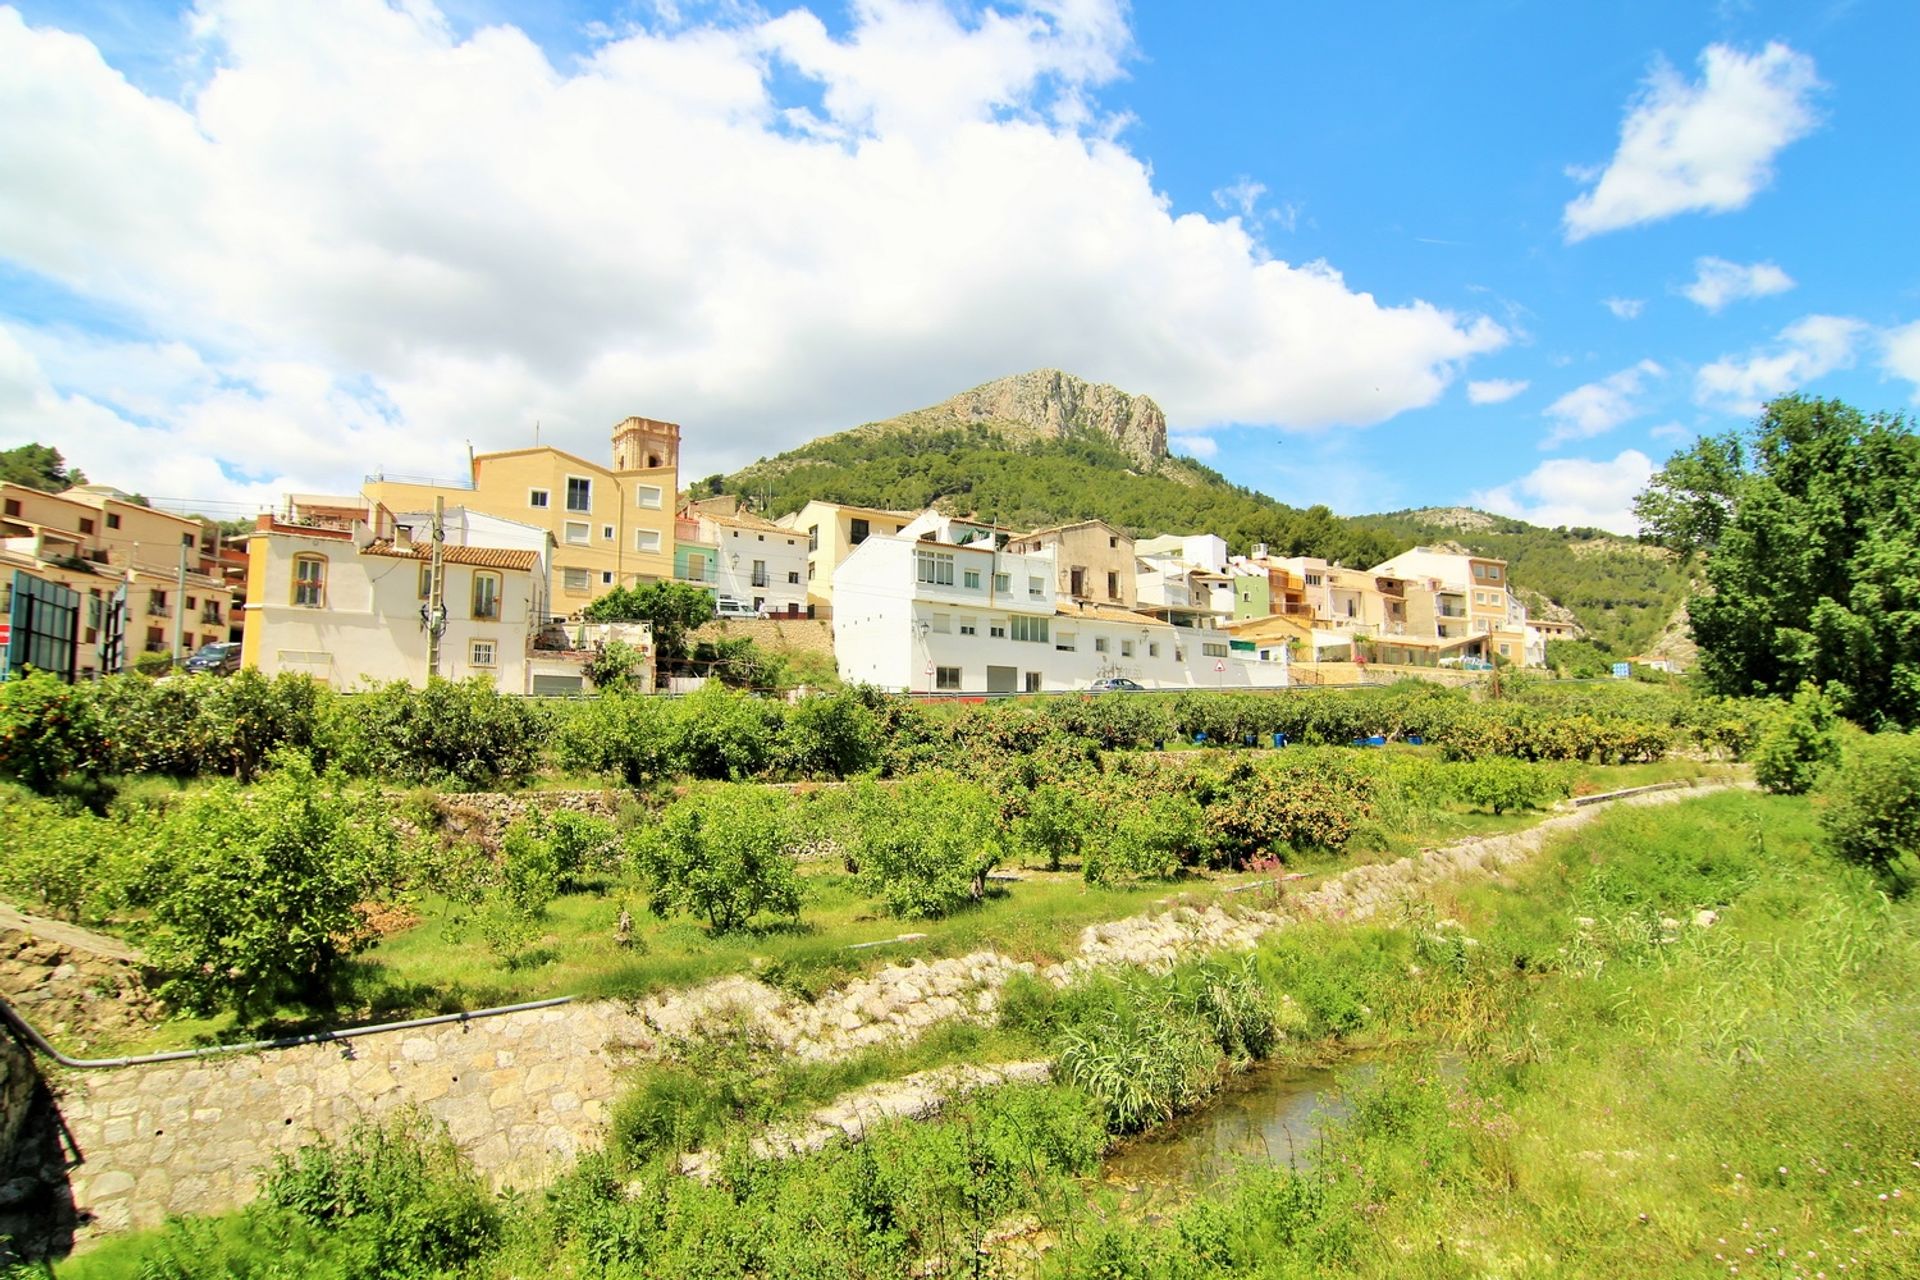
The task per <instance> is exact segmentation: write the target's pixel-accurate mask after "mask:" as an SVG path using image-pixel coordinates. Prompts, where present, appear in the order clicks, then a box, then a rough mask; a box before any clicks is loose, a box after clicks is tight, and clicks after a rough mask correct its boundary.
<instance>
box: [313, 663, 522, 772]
mask: <svg viewBox="0 0 1920 1280" xmlns="http://www.w3.org/2000/svg"><path fill="white" fill-rule="evenodd" d="M547 727H548V726H547V719H546V717H545V715H544V714H543V713H542V712H541V710H540V709H539V708H538V707H537V706H536V705H535V704H534V703H531V702H529V701H528V700H527V699H525V698H517V697H513V696H510V695H508V694H504V693H501V692H500V691H499V689H498V688H496V687H495V686H494V684H493V682H492V681H490V680H488V679H487V678H486V677H485V676H473V677H471V678H470V679H466V680H458V681H455V680H443V679H441V678H439V677H438V676H435V677H432V678H430V679H429V680H428V681H427V683H426V686H425V687H424V688H419V689H416V688H414V687H413V686H412V685H410V684H408V683H407V682H406V681H404V680H395V681H392V682H390V683H388V684H382V685H374V686H371V687H370V688H368V689H366V690H365V691H363V692H361V693H358V694H355V695H353V696H352V697H349V698H344V699H342V700H341V704H340V729H341V738H342V741H341V751H342V755H343V759H344V762H345V763H346V765H347V767H348V769H349V770H350V771H352V772H354V773H358V774H361V775H363V776H366V777H378V778H390V779H392V780H394V781H396V782H404V783H412V784H423V783H432V784H439V783H443V782H447V781H452V782H455V783H458V784H460V785H462V786H467V787H473V788H475V789H484V788H488V787H493V786H498V785H500V784H502V783H513V782H519V781H521V780H522V779H524V778H526V777H527V776H529V775H530V774H532V773H533V771H534V770H535V769H536V768H537V767H538V766H539V763H540V749H541V746H542V744H543V743H544V742H545V740H546V731H547Z"/></svg>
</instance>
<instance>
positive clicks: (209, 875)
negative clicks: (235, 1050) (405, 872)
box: [145, 751, 395, 1016]
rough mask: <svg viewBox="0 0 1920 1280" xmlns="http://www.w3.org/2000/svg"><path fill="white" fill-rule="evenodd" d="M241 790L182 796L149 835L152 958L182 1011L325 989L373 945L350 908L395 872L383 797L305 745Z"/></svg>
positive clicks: (254, 1008) (221, 785)
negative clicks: (320, 764) (322, 764)
mask: <svg viewBox="0 0 1920 1280" xmlns="http://www.w3.org/2000/svg"><path fill="white" fill-rule="evenodd" d="M276 764H277V766H278V767H277V768H276V769H274V771H273V772H271V773H269V774H267V775H266V776H265V777H264V778H263V779H262V780H261V781H260V782H259V783H257V784H255V785H254V786H252V787H250V788H246V789H244V790H243V789H241V788H239V787H237V786H235V785H233V784H232V783H230V782H218V783H215V784H213V785H211V786H209V787H206V788H205V789H203V790H199V791H195V792H192V793H190V794H189V795H187V796H186V797H185V798H184V799H183V800H182V801H181V802H180V804H179V805H178V806H177V807H176V808H175V809H174V810H173V811H172V812H171V813H169V814H168V815H167V817H166V818H165V819H164V820H163V821H162V822H161V823H160V825H159V826H158V828H157V829H156V830H155V832H154V838H153V846H152V850H153V851H152V854H151V871H152V885H153V888H152V890H151V896H152V902H153V924H154V928H153V930H152V931H151V933H150V934H149V935H148V937H147V938H146V940H145V949H146V952H147V958H148V960H149V961H150V962H151V963H152V964H153V966H154V967H155V968H156V969H157V970H158V971H159V972H160V973H161V974H162V975H163V977H164V981H163V983H162V985H161V988H160V995H161V996H162V997H163V998H164V999H167V1000H169V1001H172V1002H174V1003H176V1004H179V1005H181V1006H182V1007H184V1008H188V1009H192V1010H196V1011H211V1010H214V1009H220V1008H231V1009H235V1010H237V1011H239V1012H240V1013H241V1014H242V1015H243V1016H246V1015H250V1014H254V1013H261V1012H265V1011H266V1010H267V1009H269V1008H270V1007H271V1006H272V1004H273V1002H274V1001H276V1000H277V999H279V998H280V997H282V996H284V995H289V994H292V995H298V996H301V997H304V998H309V999H312V998H318V997H322V996H324V995H325V994H326V993H327V989H328V986H329V983H330V980H331V978H332V976H333V974H334V971H335V969H336V967H337V965H338V964H339V962H340V961H341V960H342V959H343V958H344V957H345V956H347V955H348V954H350V953H352V952H353V951H355V950H358V949H359V948H360V947H361V946H363V945H364V944H365V943H366V942H367V941H368V935H367V933H366V930H365V928H364V923H365V922H364V920H363V919H362V917H361V914H360V912H359V911H358V910H357V908H356V904H357V903H359V902H360V901H361V900H362V899H363V898H364V897H365V896H366V895H367V894H368V893H369V892H371V891H373V889H374V888H375V887H376V886H378V885H381V884H384V883H386V882H387V881H388V879H389V874H388V873H389V872H390V870H391V866H390V864H391V861H392V856H393V852H394V846H395V839H394V833H393V829H392V826H391V824H390V822H389V821H388V818H387V814H386V812H385V809H384V807H383V806H382V805H381V803H380V802H379V801H378V800H377V799H362V798H358V797H355V796H352V795H349V794H348V793H347V792H346V790H345V787H344V784H343V780H342V779H341V778H340V776H339V775H338V774H329V775H327V776H324V777H323V776H321V775H318V774H316V773H315V771H314V768H313V763H312V761H311V760H309V759H308V758H307V756H306V755H304V754H303V753H300V752H295V751H289V752H286V753H284V754H282V755H281V756H279V757H277V759H276Z"/></svg>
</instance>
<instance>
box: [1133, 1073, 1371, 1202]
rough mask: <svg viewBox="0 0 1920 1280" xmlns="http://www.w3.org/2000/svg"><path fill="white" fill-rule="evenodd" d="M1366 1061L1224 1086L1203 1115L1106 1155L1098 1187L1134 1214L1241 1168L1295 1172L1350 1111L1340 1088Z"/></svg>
mask: <svg viewBox="0 0 1920 1280" xmlns="http://www.w3.org/2000/svg"><path fill="white" fill-rule="evenodd" d="M1373 1070H1374V1066H1373V1064H1371V1063H1366V1062H1362V1063H1358V1064H1355V1063H1347V1064H1344V1065H1342V1066H1339V1067H1259V1068H1255V1069H1254V1070H1252V1071H1249V1072H1247V1073H1246V1074H1244V1075H1241V1076H1237V1077H1235V1078H1234V1079H1232V1080H1230V1081H1229V1082H1228V1083H1227V1085H1226V1086H1225V1087H1224V1088H1223V1089H1222V1090H1221V1091H1220V1093H1219V1094H1218V1095H1217V1096H1216V1097H1215V1098H1214V1100H1213V1101H1212V1102H1211V1103H1210V1104H1209V1105H1208V1106H1207V1107H1206V1109H1205V1110H1202V1111H1196V1112H1194V1113H1193V1114H1192V1115H1187V1116H1182V1117H1180V1118H1179V1119H1177V1120H1173V1121H1170V1122H1169V1123H1167V1124H1164V1125H1161V1126H1160V1127H1159V1128H1157V1129H1154V1130H1152V1131H1151V1132H1148V1133H1144V1134H1142V1135H1140V1136H1139V1137H1137V1138H1133V1139H1130V1140H1129V1141H1127V1142H1125V1143H1124V1144H1122V1145H1121V1146H1119V1147H1117V1148H1115V1149H1114V1151H1113V1152H1112V1153H1111V1154H1109V1155H1108V1157H1107V1159H1106V1162H1105V1164H1104V1166H1103V1168H1102V1171H1101V1181H1102V1182H1104V1183H1105V1184H1106V1186H1107V1187H1108V1188H1110V1189H1112V1190H1114V1191H1118V1192H1120V1193H1121V1194H1122V1196H1123V1197H1124V1198H1125V1199H1126V1200H1127V1201H1130V1202H1131V1205H1132V1208H1133V1209H1134V1210H1135V1211H1136V1212H1140V1213H1149V1214H1150V1213H1152V1212H1154V1211H1155V1210H1159V1209H1167V1208H1172V1207H1173V1206H1175V1205H1177V1204H1180V1203H1183V1202H1185V1201H1187V1200H1189V1199H1191V1198H1192V1197H1193V1196H1194V1195H1195V1194H1197V1193H1200V1192H1204V1191H1206V1190H1207V1189H1209V1188H1210V1187H1213V1186H1214V1185H1216V1184H1217V1183H1219V1182H1220V1181H1221V1180H1222V1179H1224V1178H1226V1177H1228V1176H1229V1175H1231V1174H1232V1173H1233V1172H1234V1171H1235V1170H1236V1169H1238V1168H1241V1167H1242V1166H1244V1165H1247V1164H1279V1165H1288V1166H1298V1165H1303V1164H1306V1163H1307V1162H1308V1161H1310V1160H1312V1159H1313V1156H1314V1152H1315V1151H1316V1149H1317V1148H1318V1146H1319V1143H1320V1138H1321V1135H1322V1133H1323V1132H1324V1131H1325V1129H1326V1128H1327V1127H1328V1126H1329V1125H1330V1124H1332V1123H1335V1122H1337V1121H1339V1120H1341V1119H1344V1118H1345V1117H1346V1115H1347V1114H1348V1111H1349V1108H1348V1106H1347V1104H1346V1103H1345V1102H1344V1101H1343V1100H1342V1098H1341V1096H1340V1095H1341V1090H1340V1085H1341V1084H1342V1083H1343V1082H1344V1083H1346V1084H1349V1085H1351V1084H1354V1083H1358V1082H1359V1081H1361V1080H1364V1079H1365V1078H1366V1077H1367V1076H1369V1075H1371V1074H1372V1072H1373Z"/></svg>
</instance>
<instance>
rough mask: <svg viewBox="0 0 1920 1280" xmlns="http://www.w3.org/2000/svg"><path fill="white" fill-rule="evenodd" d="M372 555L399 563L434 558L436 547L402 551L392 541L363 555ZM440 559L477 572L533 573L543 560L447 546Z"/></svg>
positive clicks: (517, 553) (418, 545)
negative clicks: (514, 570) (388, 558)
mask: <svg viewBox="0 0 1920 1280" xmlns="http://www.w3.org/2000/svg"><path fill="white" fill-rule="evenodd" d="M364 554H366V555H370V556H391V557H392V558H394V559H396V560H420V561H427V560H431V559H433V545H432V544H431V543H428V542H416V543H414V544H413V545H412V546H411V547H409V548H407V549H406V550H404V551H403V550H401V549H400V548H399V547H396V546H394V545H393V544H392V543H391V542H375V543H373V544H371V545H369V546H368V547H367V549H366V551H365V552H364ZM440 558H441V560H442V561H444V562H445V563H447V564H470V565H473V566H474V567H475V568H478V569H519V570H521V571H522V572H531V571H532V569H533V566H534V565H536V564H538V563H540V557H539V555H538V554H537V553H535V552H532V551H509V550H507V549H506V548H504V547H460V546H446V547H442V548H441V549H440Z"/></svg>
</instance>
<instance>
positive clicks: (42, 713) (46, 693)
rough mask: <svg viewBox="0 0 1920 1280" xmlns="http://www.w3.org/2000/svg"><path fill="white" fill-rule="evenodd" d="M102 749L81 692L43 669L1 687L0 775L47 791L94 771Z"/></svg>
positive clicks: (101, 734) (89, 707)
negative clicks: (70, 779)
mask: <svg viewBox="0 0 1920 1280" xmlns="http://www.w3.org/2000/svg"><path fill="white" fill-rule="evenodd" d="M106 747H107V739H106V735H105V733H104V728H103V726H102V725H101V723H100V722H99V720H98V718H97V717H96V716H95V715H94V714H93V707H92V704H91V702H90V700H89V699H88V698H87V697H86V695H85V693H84V692H83V691H81V690H79V689H76V688H75V687H74V686H72V685H69V684H66V683H64V682H63V681H61V680H60V679H59V678H58V677H56V676H52V675H49V674H47V673H46V672H44V671H29V672H27V674H26V675H24V676H22V677H20V678H18V679H14V680H8V681H5V682H4V683H0V777H7V778H13V779H15V780H16V781H18V782H19V783H20V784H21V785H22V786H26V787H30V788H32V789H33V790H35V791H39V792H42V793H45V792H49V791H52V790H54V789H55V788H56V787H57V786H59V784H60V783H62V782H63V781H65V780H67V779H68V778H69V777H70V776H72V775H76V774H92V773H95V772H97V771H98V770H99V767H100V759H101V756H102V755H103V754H104V752H105V750H106Z"/></svg>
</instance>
